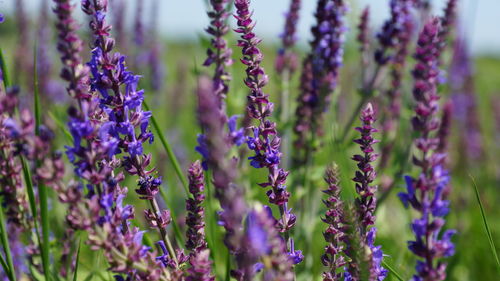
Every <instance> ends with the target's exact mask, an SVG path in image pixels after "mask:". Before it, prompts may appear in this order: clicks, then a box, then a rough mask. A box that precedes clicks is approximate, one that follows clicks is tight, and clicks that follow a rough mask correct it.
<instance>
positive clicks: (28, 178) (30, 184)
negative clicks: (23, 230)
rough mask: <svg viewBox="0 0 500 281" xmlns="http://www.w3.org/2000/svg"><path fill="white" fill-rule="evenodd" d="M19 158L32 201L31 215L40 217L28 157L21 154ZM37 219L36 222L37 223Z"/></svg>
mask: <svg viewBox="0 0 500 281" xmlns="http://www.w3.org/2000/svg"><path fill="white" fill-rule="evenodd" d="M19 158H21V165H22V167H23V175H24V182H25V183H26V190H27V191H28V200H29V203H30V208H31V215H32V216H33V217H34V218H37V217H38V211H37V208H36V201H35V192H34V190H33V181H32V178H31V172H30V169H29V167H28V164H27V163H26V159H24V157H23V156H22V155H21V156H20V157H19ZM36 221H37V220H35V224H36Z"/></svg>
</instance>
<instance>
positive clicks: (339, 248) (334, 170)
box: [321, 165, 347, 281]
mask: <svg viewBox="0 0 500 281" xmlns="http://www.w3.org/2000/svg"><path fill="white" fill-rule="evenodd" d="M324 179H325V182H326V183H327V184H328V187H327V189H325V190H323V192H324V193H325V194H326V195H327V196H328V197H327V198H326V199H325V200H323V203H324V204H325V206H326V208H327V210H326V213H325V217H324V218H322V221H323V222H324V223H326V224H327V225H328V227H327V228H326V230H325V231H324V232H323V237H324V238H325V241H326V242H327V243H328V244H327V245H326V247H325V252H324V254H323V255H322V256H321V262H322V263H323V265H324V266H326V267H327V270H326V271H324V272H323V281H334V280H341V279H342V276H343V273H342V269H343V268H344V266H345V265H346V264H347V262H346V260H345V258H344V248H345V246H344V242H345V226H344V223H345V218H344V206H343V202H342V199H341V198H340V189H341V188H340V185H339V183H340V179H339V171H338V167H337V165H333V166H328V168H327V169H326V171H325V176H324Z"/></svg>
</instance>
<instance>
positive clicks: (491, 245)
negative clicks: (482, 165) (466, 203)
mask: <svg viewBox="0 0 500 281" xmlns="http://www.w3.org/2000/svg"><path fill="white" fill-rule="evenodd" d="M469 177H470V179H471V180H472V185H473V186H474V191H475V193H476V199H477V203H478V205H479V210H481V217H482V218H483V224H484V230H485V232H486V236H488V240H489V242H490V248H491V253H492V254H493V257H494V258H495V261H496V262H497V266H498V269H499V270H500V260H499V259H498V254H497V250H496V247H495V242H494V240H493V235H491V230H490V226H489V224H488V220H487V219H486V213H485V212H484V207H483V202H482V201H481V196H479V190H478V188H477V184H476V180H474V177H473V176H472V175H469Z"/></svg>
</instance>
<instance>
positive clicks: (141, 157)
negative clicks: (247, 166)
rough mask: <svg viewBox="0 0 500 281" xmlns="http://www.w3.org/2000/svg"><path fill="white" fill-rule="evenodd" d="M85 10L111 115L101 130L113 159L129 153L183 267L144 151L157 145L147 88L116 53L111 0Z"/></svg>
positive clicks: (150, 213)
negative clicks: (145, 107)
mask: <svg viewBox="0 0 500 281" xmlns="http://www.w3.org/2000/svg"><path fill="white" fill-rule="evenodd" d="M82 9H83V11H84V12H85V13H86V14H87V15H89V16H91V17H92V19H91V22H90V28H91V30H92V32H93V34H94V43H93V50H92V59H91V61H90V62H89V63H88V65H89V66H90V69H91V73H92V76H93V77H92V79H91V86H92V90H94V91H96V92H98V93H99V94H100V96H101V98H100V99H99V103H100V107H101V108H102V110H103V111H104V112H106V114H107V116H108V119H107V120H106V121H105V122H104V123H103V124H102V126H101V128H100V129H99V136H100V139H101V141H102V142H103V144H104V145H106V146H108V147H109V150H108V153H109V156H110V157H111V156H113V155H117V154H120V153H121V152H122V151H124V152H125V153H126V156H123V163H122V166H123V167H124V169H125V171H126V172H127V173H128V174H130V175H137V176H138V177H139V180H138V188H137V189H136V192H137V194H138V195H139V198H141V199H145V200H148V201H149V202H150V205H151V209H148V210H146V211H145V215H146V219H147V220H148V222H149V224H150V226H152V227H155V228H157V229H158V231H159V232H160V234H161V238H162V240H163V242H164V243H165V245H166V246H167V249H168V251H169V254H170V258H171V259H172V260H173V263H172V264H173V265H175V266H174V267H177V266H178V265H179V260H180V258H181V256H182V254H181V255H179V253H176V252H175V250H174V249H173V246H172V243H171V242H170V239H169V237H168V234H167V231H166V226H167V225H168V224H169V222H170V215H169V212H168V211H167V210H160V209H159V205H158V203H157V201H156V199H155V195H156V194H157V193H158V191H159V186H160V185H161V183H162V180H161V177H157V176H155V175H154V171H155V169H154V168H153V169H150V168H148V166H149V163H150V162H151V155H146V154H144V153H143V143H144V142H146V141H148V142H149V143H151V142H152V141H153V134H152V133H151V131H150V130H149V118H150V117H151V112H149V111H143V109H142V102H143V100H144V91H143V90H138V89H137V87H138V82H139V77H140V76H138V75H134V74H133V73H132V72H130V71H128V70H127V67H126V66H125V57H124V56H123V55H121V54H119V53H112V49H113V47H114V40H113V39H112V38H111V37H109V33H110V31H111V26H109V25H108V24H107V22H106V10H107V2H105V1H104V2H99V1H97V0H93V1H90V0H84V1H82ZM122 85H125V87H124V89H122V87H121V86H122Z"/></svg>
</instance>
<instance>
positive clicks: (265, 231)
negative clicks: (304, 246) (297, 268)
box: [245, 206, 294, 281]
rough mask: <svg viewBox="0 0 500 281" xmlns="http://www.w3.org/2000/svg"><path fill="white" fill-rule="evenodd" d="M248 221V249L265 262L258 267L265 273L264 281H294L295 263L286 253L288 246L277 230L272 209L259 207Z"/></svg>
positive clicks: (250, 215) (249, 216) (251, 213)
mask: <svg viewBox="0 0 500 281" xmlns="http://www.w3.org/2000/svg"><path fill="white" fill-rule="evenodd" d="M247 221H248V222H247V231H246V236H247V240H248V246H247V247H248V248H249V251H250V252H251V253H253V254H255V255H256V256H258V257H259V258H260V260H261V261H262V262H263V263H262V264H257V265H256V267H257V268H258V269H262V270H263V271H264V272H263V280H265V281H272V280H280V281H287V280H290V281H291V280H294V274H293V264H294V262H293V260H292V259H290V257H289V256H288V254H287V253H286V245H285V243H284V241H283V239H282V238H281V237H280V235H279V233H278V231H277V230H276V226H275V225H276V222H275V219H274V217H273V215H272V212H271V209H270V208H269V207H267V206H264V207H262V206H258V207H257V208H255V209H254V210H253V211H252V212H250V214H249V215H248V218H247ZM245 280H250V279H245Z"/></svg>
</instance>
